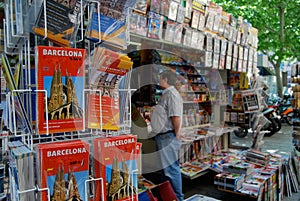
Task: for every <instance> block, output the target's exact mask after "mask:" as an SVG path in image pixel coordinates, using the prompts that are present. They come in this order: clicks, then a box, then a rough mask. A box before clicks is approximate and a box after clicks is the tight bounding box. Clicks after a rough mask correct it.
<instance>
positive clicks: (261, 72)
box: [257, 66, 275, 76]
mask: <svg viewBox="0 0 300 201" xmlns="http://www.w3.org/2000/svg"><path fill="white" fill-rule="evenodd" d="M257 68H258V69H259V75H261V76H267V75H275V72H274V71H273V70H271V69H270V68H268V67H263V66H257Z"/></svg>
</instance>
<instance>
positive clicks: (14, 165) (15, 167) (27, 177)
mask: <svg viewBox="0 0 300 201" xmlns="http://www.w3.org/2000/svg"><path fill="white" fill-rule="evenodd" d="M8 147H9V149H8V150H9V151H8V155H9V159H10V160H9V183H10V186H9V188H10V191H11V192H16V191H26V190H28V189H33V188H34V187H35V179H34V168H32V165H33V164H34V162H33V161H34V152H33V151H32V150H31V149H29V148H28V147H27V146H25V145H24V144H23V143H22V142H20V141H17V143H9V144H8ZM0 167H1V166H0ZM0 177H1V176H0ZM2 179H4V177H3V178H2ZM8 197H9V196H8ZM10 198H11V200H19V201H27V200H34V199H35V193H34V192H33V191H29V192H27V193H23V194H18V193H11V194H10Z"/></svg>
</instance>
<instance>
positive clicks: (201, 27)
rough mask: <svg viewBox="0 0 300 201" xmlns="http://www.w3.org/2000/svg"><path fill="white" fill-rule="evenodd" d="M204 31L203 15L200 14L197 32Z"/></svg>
mask: <svg viewBox="0 0 300 201" xmlns="http://www.w3.org/2000/svg"><path fill="white" fill-rule="evenodd" d="M204 29H205V14H204V13H202V12H200V15H199V23H198V30H199V31H204Z"/></svg>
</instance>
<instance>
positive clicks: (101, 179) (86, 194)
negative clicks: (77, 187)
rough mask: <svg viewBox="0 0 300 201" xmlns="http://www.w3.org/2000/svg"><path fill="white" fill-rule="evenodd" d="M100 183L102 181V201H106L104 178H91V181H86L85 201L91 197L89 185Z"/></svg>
mask: <svg viewBox="0 0 300 201" xmlns="http://www.w3.org/2000/svg"><path fill="white" fill-rule="evenodd" d="M98 181H100V185H101V201H103V200H104V185H103V178H102V177H100V178H91V177H90V179H88V180H86V181H85V200H90V197H91V196H90V195H89V193H88V192H89V187H90V186H89V185H88V183H91V182H93V183H94V182H98Z"/></svg>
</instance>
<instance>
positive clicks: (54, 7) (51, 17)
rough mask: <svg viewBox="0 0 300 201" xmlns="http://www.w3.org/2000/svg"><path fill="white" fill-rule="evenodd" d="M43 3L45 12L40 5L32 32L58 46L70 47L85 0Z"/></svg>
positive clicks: (54, 0)
mask: <svg viewBox="0 0 300 201" xmlns="http://www.w3.org/2000/svg"><path fill="white" fill-rule="evenodd" d="M44 3H46V10H45V9H44V5H42V6H41V8H40V12H39V15H38V17H37V20H36V23H35V26H34V27H33V32H34V33H35V34H38V35H41V36H44V37H47V38H48V39H49V40H51V41H53V42H54V43H56V44H58V45H61V46H71V45H72V43H73V42H74V41H75V37H76V35H77V31H78V28H79V25H80V19H81V15H82V14H81V10H82V8H84V5H82V4H85V0H66V1H59V0H47V1H44ZM45 12H46V19H45ZM45 21H46V24H45Z"/></svg>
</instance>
